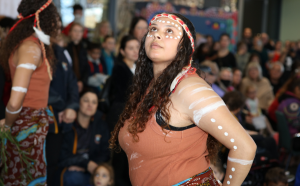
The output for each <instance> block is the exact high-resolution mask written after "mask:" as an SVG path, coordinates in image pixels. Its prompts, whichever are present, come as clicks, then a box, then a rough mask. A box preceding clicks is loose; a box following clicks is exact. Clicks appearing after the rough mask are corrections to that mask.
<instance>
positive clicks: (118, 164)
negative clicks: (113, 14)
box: [107, 35, 140, 186]
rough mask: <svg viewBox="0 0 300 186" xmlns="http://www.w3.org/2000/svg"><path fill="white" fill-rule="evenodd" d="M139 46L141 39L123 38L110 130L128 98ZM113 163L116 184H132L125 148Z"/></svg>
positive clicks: (115, 73) (114, 75)
mask: <svg viewBox="0 0 300 186" xmlns="http://www.w3.org/2000/svg"><path fill="white" fill-rule="evenodd" d="M139 47H140V43H139V41H138V40H137V39H136V38H135V37H133V36H131V35H127V36H124V37H123V38H122V40H121V44H120V51H119V56H118V62H117V63H116V64H115V66H114V68H113V73H112V76H111V85H112V87H111V99H110V102H111V107H110V109H109V111H108V114H107V122H108V124H109V129H110V131H112V130H113V128H114V126H115V124H116V123H117V121H118V119H119V116H120V114H121V113H122V111H123V109H124V107H125V103H126V101H127V99H128V96H129V93H130V86H131V85H132V80H133V75H134V73H135V62H136V61H137V60H138V56H139ZM112 165H113V167H114V170H115V175H116V178H118V179H117V180H116V183H115V184H116V185H117V186H119V185H120V186H123V185H124V186H127V185H128V186H129V185H131V183H130V179H129V168H128V160H127V157H126V153H125V152H124V151H123V150H121V152H120V153H114V154H113V159H112Z"/></svg>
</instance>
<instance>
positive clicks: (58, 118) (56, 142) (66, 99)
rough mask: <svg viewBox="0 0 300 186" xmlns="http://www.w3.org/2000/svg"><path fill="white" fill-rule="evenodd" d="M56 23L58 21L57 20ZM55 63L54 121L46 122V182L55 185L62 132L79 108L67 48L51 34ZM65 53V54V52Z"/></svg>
mask: <svg viewBox="0 0 300 186" xmlns="http://www.w3.org/2000/svg"><path fill="white" fill-rule="evenodd" d="M58 24H61V23H60V22H59V23H58ZM51 41H52V43H53V44H52V47H53V51H54V54H55V58H56V67H55V71H54V74H53V79H52V81H51V83H50V89H49V99H48V106H49V108H50V109H51V111H52V112H53V114H54V118H55V120H54V124H50V125H49V130H48V134H47V136H46V157H47V178H48V180H47V184H48V185H49V186H52V185H56V184H55V183H54V180H53V177H54V175H55V171H56V169H57V164H58V161H59V155H60V150H61V143H62V136H63V132H65V131H68V130H70V129H71V128H72V124H71V123H73V122H74V120H75V119H76V112H77V110H78V108H79V103H78V102H79V94H78V87H77V79H76V77H75V74H74V72H73V70H72V67H71V65H70V62H71V61H69V60H68V58H67V55H68V54H67V53H68V51H67V50H66V49H64V48H62V47H60V46H59V45H58V42H59V39H58V38H51ZM66 54H67V55H66Z"/></svg>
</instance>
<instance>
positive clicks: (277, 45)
mask: <svg viewBox="0 0 300 186" xmlns="http://www.w3.org/2000/svg"><path fill="white" fill-rule="evenodd" d="M281 47H282V45H281V42H280V41H277V42H276V45H275V50H281Z"/></svg>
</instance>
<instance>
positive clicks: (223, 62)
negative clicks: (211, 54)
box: [215, 34, 236, 68]
mask: <svg viewBox="0 0 300 186" xmlns="http://www.w3.org/2000/svg"><path fill="white" fill-rule="evenodd" d="M219 42H220V49H219V51H218V58H217V59H215V61H216V63H217V64H218V66H219V68H222V67H230V68H234V67H236V60H235V57H234V55H233V54H232V53H231V52H230V51H229V49H228V47H229V45H230V37H229V35H228V34H222V35H221V36H220V40H219Z"/></svg>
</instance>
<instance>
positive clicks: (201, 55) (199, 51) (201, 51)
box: [193, 43, 210, 63]
mask: <svg viewBox="0 0 300 186" xmlns="http://www.w3.org/2000/svg"><path fill="white" fill-rule="evenodd" d="M209 52H210V49H209V46H208V44H207V43H201V44H200V46H199V47H197V48H196V51H195V53H194V57H193V59H194V61H195V62H197V63H202V62H203V61H205V60H206V59H207V58H208V57H209Z"/></svg>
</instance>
